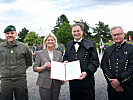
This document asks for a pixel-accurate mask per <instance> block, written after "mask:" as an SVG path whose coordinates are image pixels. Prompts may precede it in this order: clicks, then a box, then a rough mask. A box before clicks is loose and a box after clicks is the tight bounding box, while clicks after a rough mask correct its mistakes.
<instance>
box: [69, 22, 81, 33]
mask: <svg viewBox="0 0 133 100" xmlns="http://www.w3.org/2000/svg"><path fill="white" fill-rule="evenodd" d="M75 26H80V28H81V30H82V31H83V32H84V24H82V23H76V24H73V25H72V26H71V30H72V28H73V27H75Z"/></svg>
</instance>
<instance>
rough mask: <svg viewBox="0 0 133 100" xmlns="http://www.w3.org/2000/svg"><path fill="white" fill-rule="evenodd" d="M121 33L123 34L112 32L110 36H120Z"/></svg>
mask: <svg viewBox="0 0 133 100" xmlns="http://www.w3.org/2000/svg"><path fill="white" fill-rule="evenodd" d="M122 34H123V33H116V34H112V36H113V37H116V36H118V37H120V36H121V35H122Z"/></svg>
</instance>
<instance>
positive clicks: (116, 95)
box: [108, 86, 133, 100]
mask: <svg viewBox="0 0 133 100" xmlns="http://www.w3.org/2000/svg"><path fill="white" fill-rule="evenodd" d="M108 98H109V100H133V96H126V95H125V94H124V92H116V91H115V89H113V88H112V87H111V86H108Z"/></svg>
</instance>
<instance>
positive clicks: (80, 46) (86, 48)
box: [63, 23, 99, 100]
mask: <svg viewBox="0 0 133 100" xmlns="http://www.w3.org/2000/svg"><path fill="white" fill-rule="evenodd" d="M83 32H84V26H83V24H80V23H77V24H74V25H72V35H73V38H74V40H72V41H70V42H68V43H66V44H65V47H66V51H65V54H64V57H63V61H64V62H71V61H76V60H80V66H81V72H82V73H81V75H80V77H79V79H77V80H71V81H69V87H70V98H71V100H95V89H94V88H95V87H94V86H95V80H94V73H95V72H96V70H97V68H98V67H99V59H98V55H97V51H96V47H95V43H94V42H92V41H89V40H86V39H83Z"/></svg>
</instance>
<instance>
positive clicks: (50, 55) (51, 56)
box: [48, 51, 53, 61]
mask: <svg viewBox="0 0 133 100" xmlns="http://www.w3.org/2000/svg"><path fill="white" fill-rule="evenodd" d="M48 53H49V57H50V59H51V61H52V60H53V51H52V52H50V51H48Z"/></svg>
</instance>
